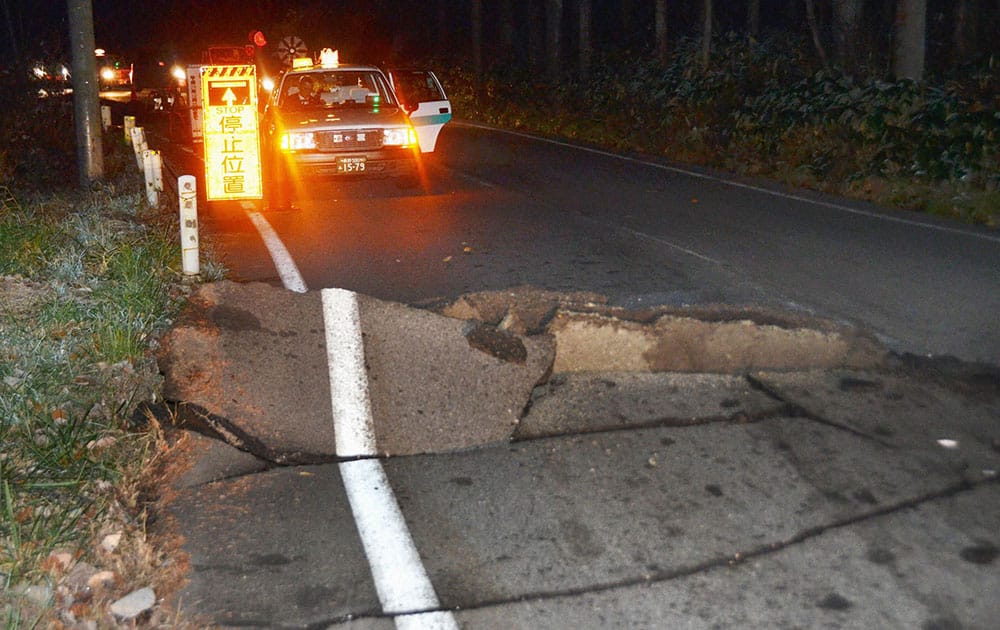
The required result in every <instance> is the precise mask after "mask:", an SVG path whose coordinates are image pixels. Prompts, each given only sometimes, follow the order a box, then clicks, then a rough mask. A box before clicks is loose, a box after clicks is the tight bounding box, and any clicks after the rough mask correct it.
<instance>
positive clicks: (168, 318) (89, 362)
mask: <svg viewBox="0 0 1000 630" xmlns="http://www.w3.org/2000/svg"><path fill="white" fill-rule="evenodd" d="M68 128H69V129H72V127H71V126H70V127H68ZM106 148H107V149H108V155H109V158H110V159H109V160H107V161H106V165H108V164H110V165H111V167H112V169H113V170H112V171H111V174H110V175H109V177H108V178H107V182H106V183H103V184H100V185H97V186H96V187H95V188H94V189H93V190H90V191H79V190H69V189H55V190H49V191H46V192H40V191H38V190H32V189H31V187H30V186H26V187H25V188H23V189H21V190H22V192H19V193H16V194H15V193H14V192H11V189H10V188H0V443H2V444H3V450H2V452H0V620H2V623H3V624H4V625H5V626H6V627H10V628H15V627H16V628H20V627H33V626H39V627H50V626H53V625H59V624H70V625H71V624H73V623H78V622H83V621H86V620H90V621H92V622H94V623H96V624H97V625H98V626H99V627H114V626H115V624H116V622H115V620H114V619H113V618H112V617H110V615H109V613H108V612H107V610H106V606H105V604H108V603H110V602H111V601H114V599H117V598H118V597H121V596H122V595H124V594H127V593H128V592H130V590H132V589H133V588H139V587H143V586H150V585H151V583H153V582H155V581H156V580H157V579H162V577H158V576H159V574H160V573H161V571H160V570H159V567H160V565H161V564H162V563H164V562H166V558H164V557H163V555H162V554H161V553H160V552H159V551H158V550H157V549H156V548H155V545H153V544H151V543H150V542H149V540H148V539H147V534H146V530H145V518H146V514H145V509H144V503H143V501H144V498H143V496H144V494H143V493H144V487H145V486H144V483H145V480H144V475H145V474H146V473H147V472H148V470H149V467H150V465H151V462H152V461H153V460H154V459H155V457H156V455H157V452H158V451H159V449H160V448H161V447H162V445H163V438H162V435H161V433H160V427H159V425H158V424H157V423H156V421H155V419H153V418H150V417H145V416H143V415H142V414H140V413H139V412H138V410H139V409H141V406H140V404H141V403H143V402H147V401H155V400H156V399H157V396H158V390H159V387H160V376H159V374H158V370H157V367H156V364H155V359H154V358H153V355H152V351H153V350H154V349H155V347H156V340H157V338H158V335H159V334H160V333H162V332H163V331H164V330H166V328H167V327H168V326H169V325H170V323H171V322H172V319H173V318H174V317H175V316H176V314H177V313H178V312H179V309H180V308H181V307H182V305H183V303H184V300H185V298H186V294H187V293H188V291H189V290H190V286H189V285H188V284H186V283H185V282H183V281H182V276H181V273H180V248H179V245H178V240H177V226H176V210H175V211H174V212H165V211H164V210H162V209H159V208H151V207H149V206H148V205H147V202H146V200H145V196H144V195H143V194H142V193H140V192H137V191H142V190H144V186H143V184H142V181H141V177H140V176H139V174H138V173H137V172H135V169H134V161H131V160H130V159H129V158H130V152H131V149H130V148H128V147H126V146H125V145H124V144H122V143H121V142H120V141H114V140H109V139H106ZM122 156H124V157H122ZM128 165H131V167H132V168H131V169H130V168H128ZM23 190H30V192H23ZM205 272H206V273H205V276H210V278H209V279H217V278H218V277H220V276H221V275H223V274H224V270H223V269H222V268H221V267H219V266H217V265H211V264H210V265H206V269H205ZM109 535H111V536H112V540H114V541H115V543H114V545H109V544H103V543H102V541H104V540H106V537H107V536H109ZM80 566H85V567H88V568H89V569H92V570H93V572H97V571H98V570H101V569H103V570H108V571H110V572H111V576H112V577H111V578H109V581H108V582H102V586H101V588H99V589H91V588H90V586H89V585H85V586H86V588H81V585H80V584H75V583H73V582H72V580H69V581H67V580H68V577H67V572H69V571H70V570H71V569H72V568H73V567H80Z"/></svg>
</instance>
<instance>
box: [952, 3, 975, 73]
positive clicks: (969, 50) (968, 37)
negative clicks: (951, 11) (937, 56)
mask: <svg viewBox="0 0 1000 630" xmlns="http://www.w3.org/2000/svg"><path fill="white" fill-rule="evenodd" d="M955 4H956V6H955V29H954V34H953V41H952V49H951V51H952V63H953V64H955V65H960V64H962V63H965V62H966V61H968V60H969V58H970V57H971V56H972V54H973V53H974V51H975V49H976V41H975V40H976V37H975V33H976V29H975V26H974V25H975V19H974V18H973V14H974V11H975V7H974V6H973V5H974V4H976V2H975V0H957V1H956V3H955Z"/></svg>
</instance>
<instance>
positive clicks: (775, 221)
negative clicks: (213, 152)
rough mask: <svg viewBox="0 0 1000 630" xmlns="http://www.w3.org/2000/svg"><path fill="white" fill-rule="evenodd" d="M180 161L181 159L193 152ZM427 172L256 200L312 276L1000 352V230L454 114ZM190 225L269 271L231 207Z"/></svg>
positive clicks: (377, 290) (238, 264)
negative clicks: (822, 323)
mask: <svg viewBox="0 0 1000 630" xmlns="http://www.w3.org/2000/svg"><path fill="white" fill-rule="evenodd" d="M190 168H197V166H192V167H190ZM427 175H428V179H427V180H426V182H425V184H424V185H423V186H421V187H417V188H414V189H400V188H398V187H397V186H396V185H395V184H394V183H392V182H389V181H384V180H383V181H379V180H374V181H373V180H354V181H339V182H337V181H335V182H329V181H325V182H324V181H313V182H307V183H305V184H304V185H303V188H304V190H302V191H301V192H300V195H299V200H298V205H299V208H300V209H299V210H297V211H292V212H276V213H268V214H267V215H266V216H267V219H268V221H269V222H270V224H271V225H272V226H273V228H274V229H275V231H276V233H277V234H278V235H279V237H280V238H281V240H282V241H283V242H284V243H285V245H286V247H287V248H288V250H289V253H290V254H291V256H292V258H293V259H294V260H295V262H296V264H297V265H298V268H299V271H300V272H301V274H302V276H303V278H304V279H305V281H306V284H307V285H308V286H310V287H341V288H346V289H350V290H355V291H358V292H360V293H364V294H367V295H372V296H375V297H379V298H382V299H388V300H396V301H401V302H406V303H414V302H420V301H424V300H430V299H434V298H453V297H455V296H457V295H460V294H462V293H465V292H469V291H479V290H484V289H502V288H505V287H510V286H516V285H522V284H530V285H534V286H539V287H543V288H547V289H553V290H561V291H568V290H575V291H594V292H597V293H600V294H602V295H606V296H607V297H608V298H610V300H611V301H612V302H613V303H617V304H623V305H628V306H637V305H648V304H692V303H694V304H697V303H709V302H720V301H721V302H727V303H758V304H766V305H769V306H779V307H782V308H789V309H793V310H805V311H808V312H810V313H813V314H816V315H819V316H824V317H829V318H832V319H836V320H840V321H845V322H851V323H854V324H857V325H859V326H861V327H863V328H866V329H869V330H871V331H872V332H873V333H875V334H876V335H878V336H879V337H880V338H881V339H882V340H883V341H885V342H886V343H887V344H888V345H889V346H890V347H891V348H893V349H894V350H897V351H899V352H911V353H915V354H921V355H927V354H932V355H954V356H957V357H959V358H961V359H963V360H966V361H982V362H987V363H997V362H998V360H1000V326H998V325H997V320H996V313H997V312H1000V234H997V233H996V232H991V231H986V230H982V229H976V228H973V227H967V226H963V225H960V224H956V223H952V222H946V221H942V220H936V219H935V218H933V217H927V216H923V215H918V214H914V213H906V212H899V211H892V210H885V209H880V208H876V207H872V206H870V205H867V204H863V203H858V202H853V201H849V200H844V199H837V198H829V197H825V196H822V195H819V194H815V193H811V192H806V191H795V190H787V189H783V188H779V187H777V186H775V185H773V184H769V183H766V182H751V181H745V180H735V179H733V178H731V177H728V176H724V175H716V174H711V173H706V172H702V171H696V170H693V169H688V168H675V167H673V166H670V165H668V164H666V163H663V162H659V161H655V160H649V159H647V158H640V157H626V156H619V155H612V154H608V153H604V152H601V151H594V150H589V149H585V148H580V147H574V146H568V145H565V144H562V143H558V142H547V141H541V140H538V139H534V138H529V137H525V136H521V135H518V134H511V133H505V132H498V131H494V130H488V129H484V128H477V127H473V126H468V125H461V124H452V125H449V126H447V127H446V128H445V130H444V131H443V133H442V136H441V139H440V141H439V145H438V151H437V152H436V154H435V156H434V158H433V160H431V161H430V163H429V164H428V168H427ZM202 225H203V226H205V228H206V229H207V230H208V231H209V232H210V233H211V234H212V237H213V238H215V239H217V240H218V241H219V242H220V243H221V244H222V251H223V252H224V253H225V255H226V264H227V266H228V267H229V268H230V270H231V271H232V274H233V277H235V278H237V279H240V280H246V281H252V280H265V281H271V282H276V281H277V278H276V275H275V269H274V265H273V263H272V262H271V260H270V258H269V256H268V254H267V252H266V251H265V250H264V249H263V247H262V245H261V241H260V238H259V236H258V234H257V231H256V230H255V229H254V228H253V227H252V225H251V224H250V223H249V221H248V220H247V218H246V215H245V213H244V212H243V210H242V209H240V208H230V209H221V208H217V209H215V210H213V211H211V212H209V213H208V214H207V215H203V219H202Z"/></svg>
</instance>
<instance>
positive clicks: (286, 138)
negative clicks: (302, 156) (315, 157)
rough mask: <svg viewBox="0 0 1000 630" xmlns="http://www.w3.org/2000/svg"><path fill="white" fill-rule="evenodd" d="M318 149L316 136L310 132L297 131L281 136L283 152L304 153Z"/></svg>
mask: <svg viewBox="0 0 1000 630" xmlns="http://www.w3.org/2000/svg"><path fill="white" fill-rule="evenodd" d="M315 148H316V134H314V133H312V132H311V131H310V132H302V131H296V132H292V133H285V134H282V135H281V150H282V151H302V150H305V149H315Z"/></svg>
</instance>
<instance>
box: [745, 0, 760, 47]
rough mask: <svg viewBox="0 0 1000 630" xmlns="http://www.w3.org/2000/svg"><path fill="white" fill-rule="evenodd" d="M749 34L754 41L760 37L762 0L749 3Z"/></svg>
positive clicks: (753, 0)
mask: <svg viewBox="0 0 1000 630" xmlns="http://www.w3.org/2000/svg"><path fill="white" fill-rule="evenodd" d="M747 33H748V34H749V35H750V37H752V38H754V39H757V38H758V37H760V0H750V1H749V2H748V3H747Z"/></svg>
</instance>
